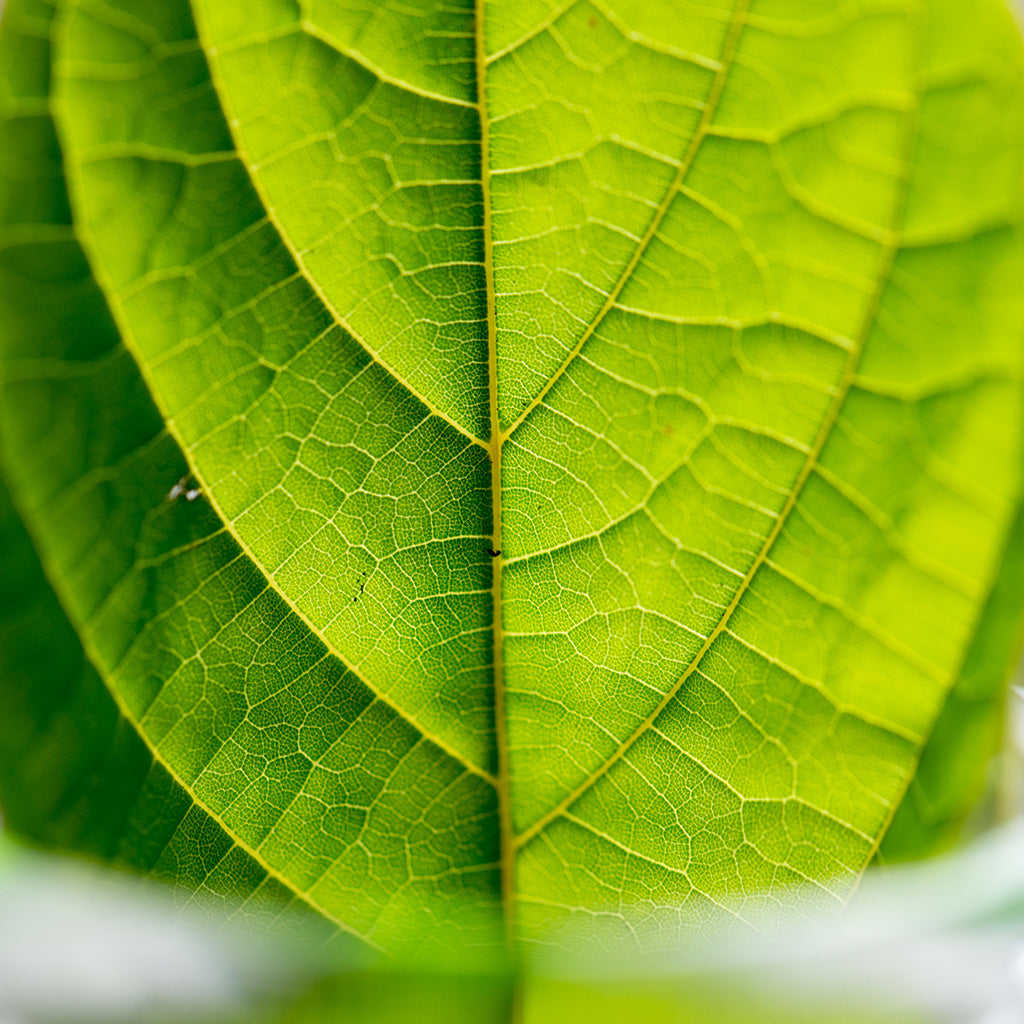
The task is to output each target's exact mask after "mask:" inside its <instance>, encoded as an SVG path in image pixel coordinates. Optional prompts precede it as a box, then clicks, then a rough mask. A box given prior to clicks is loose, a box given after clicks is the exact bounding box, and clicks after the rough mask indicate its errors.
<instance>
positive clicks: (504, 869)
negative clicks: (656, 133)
mask: <svg viewBox="0 0 1024 1024" xmlns="http://www.w3.org/2000/svg"><path fill="white" fill-rule="evenodd" d="M475 2H476V24H475V36H476V89H477V92H476V102H477V110H478V111H479V114H480V189H481V201H482V203H483V233H484V278H485V285H486V293H487V357H488V358H487V362H488V378H489V383H488V392H489V396H490V421H491V433H490V439H489V441H488V444H487V453H488V455H489V456H490V460H491V516H492V523H493V534H492V539H491V550H492V551H495V552H498V553H497V554H496V555H493V556H492V557H491V564H492V573H493V575H492V578H491V603H492V606H493V608H494V620H493V623H492V627H491V633H492V637H493V643H494V655H493V660H494V732H495V738H496V742H497V747H498V787H497V788H498V816H499V827H500V830H501V839H500V847H501V904H502V913H503V917H504V924H505V940H506V944H507V945H508V946H509V948H510V951H511V947H512V945H513V944H514V941H515V844H514V841H513V836H512V808H511V804H510V799H509V797H510V793H509V771H508V726H507V722H506V715H505V671H504V656H503V655H504V644H505V630H504V624H503V621H502V609H501V573H502V568H503V565H504V561H505V556H504V553H503V551H502V547H503V545H502V539H501V449H502V444H503V442H504V437H503V435H502V430H501V422H500V420H499V417H498V332H497V315H496V311H495V304H494V245H493V240H492V238H493V236H492V231H491V153H490V119H489V117H488V114H487V50H486V46H485V45H484V5H485V2H486V0H475Z"/></svg>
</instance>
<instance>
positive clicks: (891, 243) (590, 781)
mask: <svg viewBox="0 0 1024 1024" xmlns="http://www.w3.org/2000/svg"><path fill="white" fill-rule="evenodd" d="M911 115H916V108H915V109H913V110H912V111H911V112H910V114H909V115H908V119H909V120H910V124H909V125H908V128H907V135H908V142H907V145H908V147H910V146H912V145H913V142H914V140H915V139H916V133H917V119H916V116H911ZM905 166H908V167H909V166H910V162H909V160H908V161H907V163H906V165H905ZM909 185H910V183H909V179H908V178H906V177H904V178H903V179H902V180H901V188H900V192H899V196H898V202H897V204H896V208H895V210H894V213H893V224H894V229H893V230H892V231H891V232H889V234H888V239H887V241H886V244H885V245H884V246H883V247H882V249H881V253H880V257H879V267H878V283H877V286H876V287H875V289H874V291H873V292H872V294H871V296H870V298H869V301H868V305H867V308H866V309H865V312H864V319H863V321H862V323H861V328H860V331H859V336H858V341H857V344H856V345H855V346H854V348H853V349H852V350H851V352H850V354H849V356H848V357H847V360H846V365H845V366H844V368H843V374H842V377H841V378H840V380H839V383H838V386H837V388H836V394H835V397H834V398H833V399H832V402H831V404H830V406H829V408H828V409H827V410H826V413H825V417H824V419H823V420H822V424H821V427H820V428H819V430H818V434H817V437H816V438H815V440H814V444H813V445H812V446H811V448H810V450H809V451H808V453H807V457H806V459H805V460H804V463H803V465H802V467H801V468H800V472H799V474H798V475H797V478H796V480H795V481H794V483H793V487H792V489H791V490H790V492H789V495H788V496H787V498H786V501H785V503H784V504H783V506H782V509H781V510H780V512H779V515H778V518H777V519H776V520H775V522H774V524H773V525H772V528H771V530H770V531H769V533H768V535H767V537H765V539H764V543H763V544H762V545H761V547H760V549H759V551H758V552H757V555H756V556H755V558H754V560H753V562H752V563H751V565H750V568H749V569H748V570H747V572H746V574H745V575H744V577H743V580H742V581H741V582H740V584H739V587H738V588H737V590H736V593H735V594H734V595H733V597H732V599H731V600H730V602H729V604H728V605H727V606H726V608H725V610H724V611H723V612H722V615H721V617H720V618H719V620H718V622H717V623H716V624H715V627H714V629H713V630H712V631H711V632H710V633H709V634H708V637H707V639H706V640H705V641H704V643H703V644H701V647H700V649H699V650H698V651H697V653H696V654H695V655H694V657H693V658H692V659H691V661H690V664H689V665H688V666H687V668H686V670H685V671H684V672H683V673H682V675H681V676H680V677H679V679H678V680H677V681H676V682H675V684H674V685H673V686H672V687H671V688H670V689H669V690H668V691H667V692H666V693H665V695H664V697H662V699H661V700H660V701H659V702H658V704H657V706H656V707H655V708H654V710H653V711H651V712H650V714H648V715H647V717H646V718H645V719H644V720H643V721H642V722H641V723H640V724H639V725H638V726H637V727H636V729H634V730H633V732H632V733H630V735H629V736H628V737H627V738H626V739H625V740H623V742H622V743H620V744H619V746H618V747H617V748H616V750H615V752H614V753H613V754H611V755H610V756H609V757H608V758H607V759H606V760H605V762H604V763H603V764H602V765H601V766H600V767H599V768H598V769H597V770H596V771H594V772H592V773H591V774H590V775H588V776H587V778H586V779H584V780H583V782H581V783H580V784H579V785H578V786H576V787H575V788H574V789H573V790H572V791H571V792H570V793H569V794H568V795H566V796H565V797H563V799H561V800H560V801H559V802H558V803H557V804H556V805H555V806H554V807H552V808H551V809H550V810H548V811H546V812H545V813H544V814H543V815H541V817H540V818H538V819H537V820H536V821H535V822H534V823H533V824H532V825H531V826H530V827H529V828H527V829H526V830H524V831H523V832H522V833H520V834H519V835H518V836H517V837H516V846H517V848H521V847H523V846H525V845H526V844H527V843H528V842H529V841H530V840H531V839H533V838H534V837H535V836H536V835H538V834H539V833H540V832H542V831H543V830H544V829H545V828H546V827H547V826H548V825H549V824H550V823H551V822H552V821H554V819H555V818H557V817H558V816H559V815H561V814H562V813H563V812H564V811H566V810H568V809H569V808H570V807H572V805H573V804H575V803H576V801H578V800H579V799H580V797H582V796H583V794H584V793H586V792H587V791H588V790H589V789H590V788H591V787H592V786H593V785H594V784H595V783H596V782H597V781H598V780H599V779H600V778H602V777H604V776H606V775H607V773H608V771H609V770H610V769H611V768H612V766H613V765H615V764H616V763H617V762H619V761H621V760H622V758H623V757H625V755H626V753H627V752H628V751H629V750H630V749H631V748H632V746H633V744H634V743H636V741H637V740H638V739H639V738H640V737H641V736H642V735H644V734H645V733H646V732H647V731H648V729H650V728H651V727H652V726H653V725H654V723H655V722H656V721H657V719H658V717H659V716H660V715H661V713H662V712H663V711H664V710H665V708H666V707H668V705H669V704H670V703H671V702H672V700H673V699H674V698H675V697H676V695H677V694H678V693H679V692H680V690H681V689H682V688H683V686H684V685H685V684H686V682H687V680H688V679H689V678H690V677H691V676H692V675H693V674H694V673H695V672H696V671H697V670H698V668H699V666H700V664H701V662H702V661H703V660H704V656H705V655H706V654H707V653H708V651H709V650H710V649H711V647H712V645H713V644H714V643H715V641H716V640H717V639H718V637H719V636H721V635H722V633H723V632H725V631H726V628H727V627H728V625H729V621H730V620H731V618H732V616H733V613H734V612H735V611H736V609H737V608H738V607H739V604H740V602H741V601H742V599H743V597H744V596H745V595H746V593H747V592H748V590H749V589H750V585H751V583H752V582H753V579H754V577H755V576H756V575H757V573H758V571H759V570H760V568H761V566H762V565H764V564H765V562H766V561H767V559H768V556H769V555H770V554H771V551H772V548H773V547H774V545H775V541H776V540H777V539H778V538H779V536H780V535H781V533H782V531H783V529H784V528H785V525H786V522H787V521H788V519H789V516H790V514H791V513H792V511H793V509H794V508H795V507H796V504H797V502H798V501H799V500H800V495H801V494H802V493H803V489H804V487H805V486H806V484H807V481H808V480H809V479H810V477H811V474H812V473H813V472H814V469H815V467H816V466H817V464H818V459H819V458H820V457H821V453H822V452H823V451H824V449H825V445H826V443H827V442H828V439H829V437H830V436H831V434H832V430H833V429H834V427H835V425H836V423H837V422H838V420H839V415H840V413H841V411H842V408H843V405H844V404H845V402H846V398H847V396H848V395H849V393H850V390H851V388H852V386H853V383H854V381H855V379H856V376H857V370H858V367H859V365H860V360H861V356H862V354H863V351H864V348H865V345H866V343H867V338H868V335H869V333H870V331H871V328H872V327H873V325H874V323H875V320H876V319H877V316H878V311H879V308H880V306H881V302H882V296H883V295H884V293H885V289H886V285H887V284H888V281H889V278H890V276H891V274H892V271H893V267H894V265H895V261H896V254H897V252H898V251H899V242H898V232H897V230H896V226H897V225H898V224H899V223H901V221H902V219H903V216H904V213H905V210H906V203H907V197H908V193H909Z"/></svg>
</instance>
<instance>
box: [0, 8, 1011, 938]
mask: <svg viewBox="0 0 1024 1024" xmlns="http://www.w3.org/2000/svg"><path fill="white" fill-rule="evenodd" d="M192 8H194V9H192ZM192 8H190V7H189V5H188V3H187V2H185V0H164V2H162V3H161V4H159V5H152V4H145V3H142V2H141V0H60V2H58V3H57V5H56V8H54V7H53V6H51V5H50V4H47V3H44V2H42V0H19V2H16V3H14V4H13V5H12V7H11V10H10V11H9V12H8V15H7V18H6V21H5V26H4V33H5V39H6V44H5V45H6V49H5V51H4V57H3V65H2V66H3V67H4V69H5V73H6V75H7V86H6V93H5V102H6V105H7V115H8V119H7V122H6V126H5V129H4V131H5V133H6V140H7V141H9V142H10V143H11V144H9V145H7V146H6V149H5V151H4V156H3V161H4V164H3V190H2V198H0V202H2V204H3V206H2V211H3V218H4V223H5V225H6V226H5V228H4V232H5V234H4V240H3V248H2V252H0V260H2V273H3V281H2V283H0V291H2V296H3V298H2V301H3V310H2V313H3V316H4V318H5V321H4V328H3V343H4V354H5V365H6V369H5V371H4V399H3V401H4V406H3V438H4V460H5V472H6V474H7V476H8V478H9V481H10V484H11V486H12V489H13V493H14V496H15V499H16V503H17V505H18V507H19V509H20V511H21V513H22V516H23V517H24V519H25V522H26V524H27V526H28V528H29V532H30V533H31V535H32V538H33V541H34V543H35V545H36V547H37V549H38V551H39V554H40V558H41V561H42V564H43V567H44V570H45V572H46V575H47V577H48V579H49V582H50V584H51V586H52V587H53V590H54V592H55V594H56V595H57V598H58V599H59V601H60V603H61V605H62V606H63V614H64V615H66V617H67V619H69V620H70V622H71V624H72V625H73V627H74V632H76V633H77V635H78V639H77V640H75V641H74V642H72V640H71V639H69V640H68V641H67V644H68V648H67V649H68V650H69V651H73V650H76V649H77V650H79V654H78V655H77V658H78V661H77V662H76V663H75V664H77V665H80V664H81V653H80V652H81V651H84V652H85V657H86V658H87V660H88V663H89V665H90V666H91V668H90V669H89V670H88V671H89V672H95V673H96V674H97V678H96V679H94V680H93V682H91V683H90V684H89V685H90V690H89V692H90V693H95V694H96V697H95V699H96V700H97V701H99V702H100V704H102V702H103V696H104V695H103V691H102V690H101V689H100V686H99V680H102V683H103V687H104V688H105V690H106V692H107V693H109V695H110V698H111V699H112V701H113V703H112V704H111V705H106V704H104V705H103V707H104V708H105V710H104V711H103V712H102V713H103V714H104V715H106V716H107V718H108V719H110V720H111V721H113V720H114V719H115V718H116V719H118V720H119V721H120V722H121V723H122V725H121V726H120V728H122V729H123V730H125V731H126V735H129V736H130V739H129V741H128V742H129V743H132V744H135V745H136V747H135V749H137V753H136V754H135V755H133V756H135V758H136V760H137V761H138V763H144V764H145V765H152V768H147V769H146V771H149V772H155V773H157V775H159V776H160V778H161V779H163V780H165V785H166V787H167V789H168V791H169V792H173V794H174V797H173V800H174V801H177V803H180V804H181V805H182V806H183V807H187V806H191V808H192V809H191V810H190V811H188V812H187V814H185V815H184V817H181V816H178V817H177V818H175V822H174V824H173V825H170V826H169V825H168V823H167V822H164V823H163V825H162V831H160V835H161V837H162V838H161V840H160V843H164V844H169V845H167V846H166V848H164V847H163V846H160V848H159V849H158V850H156V851H155V852H151V853H150V854H147V855H146V856H140V857H138V858H135V860H136V861H137V863H138V864H139V865H140V866H143V867H146V868H151V867H152V866H153V864H154V863H155V862H156V861H157V860H159V859H160V858H161V857H163V858H164V868H163V870H164V872H165V873H166V871H167V870H168V868H167V865H166V860H167V858H168V857H174V858H180V857H183V856H184V854H183V853H181V852H180V851H181V850H182V849H185V848H191V850H192V856H193V857H194V858H196V859H197V860H196V863H197V864H199V865H202V869H201V871H200V869H199V868H197V867H196V866H195V864H193V865H192V866H188V867H186V866H182V868H181V870H180V874H181V877H182V879H183V880H184V881H186V882H187V883H188V884H190V885H192V886H198V885H209V886H210V887H212V888H214V889H220V890H223V889H224V888H225V886H226V884H227V883H229V882H230V883H231V884H232V885H234V886H235V887H236V888H241V889H242V890H244V891H253V890H255V889H258V888H259V887H260V886H269V887H271V888H273V889H274V890H275V891H278V892H282V893H285V894H287V895H288V897H289V898H294V899H296V900H300V901H302V902H303V903H304V904H305V905H311V906H313V907H314V908H316V909H317V910H319V911H320V912H321V913H322V914H324V915H325V916H327V917H328V918H329V919H331V920H332V921H334V922H336V923H337V924H338V925H339V926H340V927H341V928H342V929H344V930H345V931H347V932H351V933H354V934H356V935H358V936H361V937H362V938H364V939H365V940H367V941H369V942H371V943H373V944H375V945H382V946H384V947H385V948H388V949H408V948H410V947H412V946H416V945H418V944H420V943H421V942H422V941H423V937H424V936H425V935H428V934H429V935H430V937H431V939H432V940H434V941H438V940H439V941H441V942H442V943H445V944H451V943H454V942H457V941H461V940H465V939H466V938H467V937H469V939H470V941H473V942H483V941H487V940H488V938H489V937H490V934H491V930H492V929H493V928H494V927H495V922H494V918H495V917H496V916H498V915H499V913H500V911H501V909H502V907H503V908H504V916H505V918H506V920H507V921H508V922H509V923H511V924H512V925H513V927H514V928H515V929H516V931H517V933H519V934H522V935H525V936H527V937H530V936H538V935H548V934H550V932H551V930H552V929H553V928H557V927H558V926H561V925H563V924H566V925H570V926H572V927H573V928H574V929H575V930H577V931H578V929H579V928H580V927H584V926H585V923H586V922H588V921H591V920H602V919H603V920H604V921H606V922H607V923H608V924H610V925H611V926H612V927H613V929H614V928H615V927H617V926H618V927H621V930H622V932H623V933H624V934H633V933H634V929H635V928H636V927H637V925H638V924H640V923H643V924H646V925H648V926H651V927H652V928H653V929H655V932H654V934H655V936H656V938H651V936H650V935H649V936H648V937H647V938H646V939H645V940H644V941H671V936H672V934H673V931H674V930H675V929H677V928H678V927H680V923H681V922H682V921H684V920H687V919H689V917H690V915H691V912H692V911H693V909H694V908H698V912H699V907H700V906H701V905H702V903H704V902H705V901H707V900H716V899H719V898H721V897H722V896H724V895H726V894H735V893H737V892H741V893H742V892H747V891H753V890H760V889H764V888H770V887H772V886H773V885H777V884H780V883H782V882H785V881H793V880H800V879H811V880H814V881H816V882H819V883H821V884H822V885H824V886H826V887H827V888H828V889H829V891H832V892H835V893H836V894H837V895H838V894H840V893H841V892H842V891H843V890H844V888H845V887H846V885H847V884H848V882H849V881H850V880H851V879H853V878H854V877H855V876H856V874H857V873H858V872H859V870H860V869H861V868H862V867H863V865H864V864H865V863H866V861H867V860H868V859H869V858H870V857H871V856H872V855H873V853H874V851H875V849H876V847H877V845H878V842H879V840H880V838H881V836H882V834H883V833H884V830H885V828H886V825H887V823H888V821H889V819H890V817H891V815H892V813H893V811H894V809H895V807H896V806H897V805H898V804H899V802H900V800H901V797H902V795H903V793H904V791H905V789H906V788H907V786H908V784H909V783H910V781H911V779H912V778H913V776H914V772H915V768H916V764H917V760H918V758H919V756H920V753H921V750H922V748H923V747H924V745H925V744H926V742H927V741H928V738H929V736H930V735H931V733H932V730H933V728H934V725H935V722H936V720H937V718H938V716H939V715H940V713H941V711H942V709H943V707H944V705H945V703H946V701H947V697H948V695H949V693H950V691H951V689H952V687H953V685H954V683H955V681H956V680H957V678H958V676H959V673H960V668H961V664H962V662H963V660H964V657H965V652H966V651H967V649H968V646H969V644H970V642H971V639H972V636H973V635H974V633H975V630H976V627H977V622H978V617H979V614H980V612H981V608H982V606H983V605H984V602H985V600H986V598H987V596H988V594H989V592H990V590H991V588H992V584H993V580H994V579H995V576H996V573H997V570H998V564H999V558H1000V555H1001V551H1002V548H1003V546H1004V544H1005V541H1006V538H1007V535H1008V531H1009V528H1010V524H1011V522H1012V519H1013V516H1014V513H1015V508H1016V505H1017V503H1018V500H1019V495H1020V476H1021V474H1020V466H1021V464H1022V463H1021V454H1022V453H1021V437H1020V427H1021V404H1022V402H1021V399H1022V393H1021V366H1020V363H1021V355H1022V353H1021V338H1022V337H1024V299H1022V298H1021V297H1020V294H1019V293H1020V289H1019V284H1018V282H1019V280H1020V275H1021V273H1022V271H1024V250H1022V245H1021V239H1020V236H1019V233H1018V224H1017V222H1018V217H1019V212H1020V208H1021V183H1022V156H1024V152H1022V150H1024V99H1022V95H1021V72H1022V68H1024V64H1022V61H1021V57H1020V45H1019V42H1018V40H1017V38H1016V36H1015V35H1014V33H1013V30H1012V26H1011V24H1010V22H1009V16H1008V14H1007V13H1006V12H1005V11H1004V10H1002V9H1001V7H999V5H998V4H997V3H995V2H992V3H986V4H984V5H978V7H977V10H972V11H971V12H970V14H969V15H968V14H965V13H964V12H963V11H962V10H961V9H960V5H957V4H954V3H949V2H939V0H935V2H929V3H925V4H922V3H912V2H909V0H908V2H895V0H892V2H878V3H871V4H862V5H847V6H840V7H837V6H835V5H831V4H829V5H819V4H814V3H798V2H796V0H775V2H763V3H751V4H748V3H746V2H744V0H737V3H736V4H735V5H731V4H729V3H722V4H711V5H705V6H697V5H693V6H692V7H691V6H687V7H686V8H685V10H682V9H679V8H678V7H677V5H668V4H665V5H662V4H653V5H652V4H631V3H627V2H625V0H622V2H617V3H615V4H614V5H606V4H603V3H601V4H596V3H586V2H577V3H572V4H568V5H564V6H562V7H558V8H550V9H549V8H548V6H547V5H545V4H542V3H539V2H538V3H536V4H530V3H526V4H524V3H518V4H488V5H482V6H480V7H479V8H478V9H474V8H473V7H472V5H468V4H458V5H453V6H445V7H441V6H437V5H435V4H433V3H427V2H424V3H422V4H401V5H399V4H390V3H385V4H381V5H378V6H375V7H372V8H370V9H363V8H361V7H359V6H357V5H347V4H344V3H341V2H326V0H297V2H292V0H257V2H253V3H251V4H246V5H237V4H228V3H223V2H220V0H194V3H193V4H192ZM58 139H59V141H58ZM65 179H66V181H67V186H65ZM179 479H185V483H186V487H185V489H187V490H188V491H189V492H190V493H191V492H198V494H197V495H196V494H194V493H193V494H192V497H193V498H194V499H195V500H188V498H187V497H186V495H185V494H183V493H181V492H182V490H183V488H179V487H176V486H175V484H176V482H177V481H179ZM169 494H173V495H175V497H173V498H168V495H169ZM494 551H500V554H499V555H493V554H492V552H494ZM1007 618H1008V619H1009V618H1012V616H1008V617H1007ZM1000 621H1001V622H1002V625H1000V626H999V628H998V629H997V630H995V634H994V639H993V641H992V643H993V644H994V647H995V648H998V649H1000V650H1003V649H1007V648H1008V647H1009V644H1010V641H1011V638H1012V636H1013V634H1014V632H1015V630H1014V628H1013V623H1012V622H1007V621H1003V620H1000ZM61 628H63V629H65V630H66V629H67V627H66V625H65V626H62V627H61ZM68 635H69V637H70V636H71V634H68ZM76 644H77V647H76ZM995 660H997V661H998V660H999V659H995ZM1003 660H1005V659H1003ZM30 663H31V657H30V656H29V657H26V658H22V659H21V660H20V661H19V662H18V666H19V667H18V668H17V671H15V672H12V675H11V678H10V680H9V681H8V683H7V686H8V692H9V693H10V694H13V695H14V696H13V697H12V698H11V699H12V700H13V701H14V703H15V704H17V702H18V701H19V700H21V699H22V697H21V696H20V694H21V693H22V692H23V688H24V687H26V686H27V685H28V683H26V682H25V680H27V679H29V678H30V670H29V669H28V668H27V666H28V665H29V664H30ZM1003 668H1004V666H1003V664H1002V662H1000V663H999V665H998V666H997V667H995V668H994V669H988V670H987V671H989V673H990V675H991V673H993V672H994V673H995V675H994V676H993V678H997V677H998V675H999V674H1000V673H1001V672H1002V670H1003ZM73 671H75V672H78V671H79V669H74V670H73ZM64 672H65V670H64V669H63V668H61V669H55V670H53V672H52V678H54V679H58V680H59V679H62V678H65V676H63V675H62V673H64ZM50 677H51V676H46V678H50ZM90 678H93V677H91V676H90ZM55 685H56V686H57V690H58V691H59V692H65V691H64V690H61V687H66V686H67V683H66V682H58V683H57V684H55ZM986 685H988V684H986ZM19 688H20V689H19ZM989 689H992V688H991V687H989ZM986 692H988V691H986ZM90 699H92V698H90ZM97 706H99V705H97ZM36 717H37V718H38V717H39V716H38V715H37V716H36ZM39 728H40V729H41V731H42V732H43V733H47V731H48V728H49V727H48V726H47V725H46V724H45V722H43V723H42V724H41V725H40V726H39ZM93 742H95V741H94V739H89V740H88V741H87V743H90V744H91V743H93ZM47 756H52V755H47ZM42 763H43V764H49V763H50V762H49V761H48V760H47V759H46V758H43V761H42ZM89 770H91V769H89V768H88V766H86V767H85V768H82V769H79V773H81V772H87V771H89ZM54 771H55V772H56V768H54ZM57 774H59V773H57ZM74 774H75V773H74V771H72V772H70V775H71V776H74ZM24 785H25V782H24V780H23V777H19V778H18V781H17V782H14V783H10V784H9V785H8V791H9V792H10V793H13V794H15V795H14V796H9V797H8V800H9V801H10V800H16V799H17V793H18V791H19V787H24ZM133 801H134V802H133ZM114 803H115V804H116V805H117V806H118V807H119V808H122V809H124V811H125V813H124V817H123V819H122V821H121V822H120V824H119V826H118V829H117V830H116V831H118V833H119V835H120V838H121V840H122V843H124V842H127V847H126V848H129V849H131V848H134V847H133V846H132V844H133V843H135V842H136V840H135V839H131V838H129V839H127V840H126V839H125V837H131V836H137V835H138V834H144V833H145V832H146V830H147V829H155V828H156V825H155V824H154V823H155V822H158V821H159V820H160V810H159V809H155V810H154V809H149V810H143V811H139V810H137V809H136V810H135V811H130V809H131V808H133V807H134V808H137V806H138V803H139V802H138V800H137V799H136V798H135V796H134V795H131V794H129V795H127V796H122V797H119V798H117V799H116V800H115V801H114ZM82 829H83V831H84V832H88V825H84V824H83V826H82ZM175 844H178V845H177V846H176V845H175ZM214 850H218V851H222V852H220V853H218V854H214V853H213V852H212V851H214ZM224 850H230V851H232V853H231V854H230V856H233V857H236V858H237V859H238V860H237V862H238V865H242V864H243V863H244V865H245V867H244V869H243V867H241V866H236V867H232V868H219V867H218V865H220V864H221V863H222V861H221V860H220V858H221V857H224V856H228V855H227V854H225V853H223V851H224ZM172 851H177V852H172ZM127 859H129V860H132V859H133V858H132V856H131V855H128V857H127ZM223 863H228V861H224V862H223ZM169 870H170V871H171V873H172V874H173V873H174V868H173V866H172V867H171V868H170V869H169ZM218 870H220V871H221V873H222V874H221V878H220V881H219V882H210V881H209V879H210V878H215V877H216V876H217V872H218ZM197 872H199V873H198V874H197ZM202 872H206V874H205V875H204V874H202ZM200 878H202V879H203V881H200ZM240 879H241V881H240Z"/></svg>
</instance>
